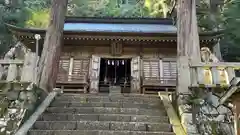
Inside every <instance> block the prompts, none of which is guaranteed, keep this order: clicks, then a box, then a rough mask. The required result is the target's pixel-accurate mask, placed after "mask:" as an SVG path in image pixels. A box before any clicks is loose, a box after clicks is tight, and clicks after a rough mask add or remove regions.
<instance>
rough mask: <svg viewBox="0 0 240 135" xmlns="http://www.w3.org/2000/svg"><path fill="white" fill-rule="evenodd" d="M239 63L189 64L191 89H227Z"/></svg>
mask: <svg viewBox="0 0 240 135" xmlns="http://www.w3.org/2000/svg"><path fill="white" fill-rule="evenodd" d="M238 69H240V63H233V62H222V63H191V64H190V72H191V73H190V75H191V87H218V86H220V87H229V85H230V81H231V80H232V79H233V78H234V77H236V72H235V71H236V70H238Z"/></svg>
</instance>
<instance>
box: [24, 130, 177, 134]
mask: <svg viewBox="0 0 240 135" xmlns="http://www.w3.org/2000/svg"><path fill="white" fill-rule="evenodd" d="M28 135H175V134H174V133H173V132H143V131H109V130H30V131H29V133H28Z"/></svg>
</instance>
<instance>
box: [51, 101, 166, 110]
mask: <svg viewBox="0 0 240 135" xmlns="http://www.w3.org/2000/svg"><path fill="white" fill-rule="evenodd" d="M50 106H51V107H116V108H143V109H164V106H163V104H162V103H161V102H157V103H151V104H147V103H142V104H141V103H131V102H130V103H124V102H66V101H54V102H52V103H51V105H50Z"/></svg>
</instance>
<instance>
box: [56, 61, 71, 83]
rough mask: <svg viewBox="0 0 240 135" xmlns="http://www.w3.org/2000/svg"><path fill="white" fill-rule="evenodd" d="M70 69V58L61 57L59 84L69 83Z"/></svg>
mask: <svg viewBox="0 0 240 135" xmlns="http://www.w3.org/2000/svg"><path fill="white" fill-rule="evenodd" d="M69 67H70V57H61V58H60V60H59V70H58V76H57V82H58V83H64V82H67V81H68V76H69Z"/></svg>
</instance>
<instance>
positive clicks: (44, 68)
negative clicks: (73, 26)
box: [37, 0, 68, 91]
mask: <svg viewBox="0 0 240 135" xmlns="http://www.w3.org/2000/svg"><path fill="white" fill-rule="evenodd" d="M67 1H68V0H52V6H51V17H50V19H51V20H50V22H49V27H48V29H47V32H46V36H45V40H44V46H43V51H42V55H41V58H40V61H39V63H38V73H37V83H38V85H39V87H40V88H42V89H44V90H46V91H51V90H52V89H53V88H54V87H55V84H56V79H57V73H58V64H59V58H60V54H61V47H62V41H63V27H64V22H65V15H66V10H67Z"/></svg>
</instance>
